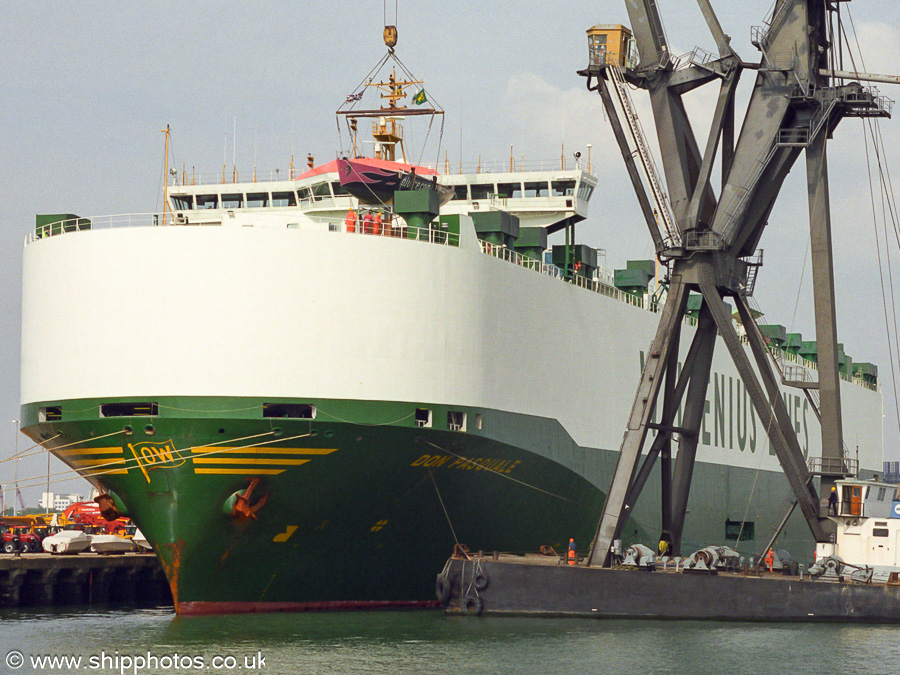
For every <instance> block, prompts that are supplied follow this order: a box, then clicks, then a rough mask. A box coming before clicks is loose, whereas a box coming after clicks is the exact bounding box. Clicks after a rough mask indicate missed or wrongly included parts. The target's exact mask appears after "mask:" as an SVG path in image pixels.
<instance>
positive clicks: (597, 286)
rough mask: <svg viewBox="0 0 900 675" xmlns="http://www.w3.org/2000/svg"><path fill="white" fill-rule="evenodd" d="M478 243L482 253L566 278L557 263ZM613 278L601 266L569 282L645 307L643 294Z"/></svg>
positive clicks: (493, 245)
mask: <svg viewBox="0 0 900 675" xmlns="http://www.w3.org/2000/svg"><path fill="white" fill-rule="evenodd" d="M478 244H479V245H480V246H481V251H482V253H484V254H486V255H489V256H491V257H493V258H499V259H500V260H505V261H507V262H511V263H513V264H514V265H518V266H520V267H525V268H526V269H530V270H534V271H536V272H539V273H541V274H546V275H547V276H550V277H553V278H554V279H561V280H565V277H566V275H565V273H564V272H563V270H561V269H560V268H559V267H557V266H556V265H551V264H549V263H545V262H542V261H540V260H538V259H536V258H529V257H528V256H525V255H522V254H521V253H519V252H518V251H515V250H513V249H511V248H509V247H507V246H500V245H497V244H492V243H490V242H487V241H484V240H482V239H479V240H478ZM612 278H613V275H612V273H611V272H610V271H609V270H606V269H603V268H601V269H599V270H597V272H596V273H595V276H594V277H592V278H588V277H585V276H582V275H580V274H576V275H575V276H574V278H573V279H571V280H569V283H571V284H573V285H575V286H578V287H580V288H584V289H587V290H589V291H593V292H594V293H599V294H600V295H605V296H607V297H610V298H613V299H615V300H619V301H620V302H624V303H626V304H629V305H634V306H635V307H641V308H643V307H644V306H645V303H644V298H643V297H642V296H638V295H632V294H631V293H626V292H625V291H622V290H619V289H618V288H616V287H615V286H613V285H612V283H611V282H612Z"/></svg>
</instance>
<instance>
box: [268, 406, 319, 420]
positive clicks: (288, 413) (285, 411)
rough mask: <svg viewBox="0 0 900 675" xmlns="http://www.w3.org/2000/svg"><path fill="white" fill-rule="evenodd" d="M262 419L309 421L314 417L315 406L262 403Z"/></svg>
mask: <svg viewBox="0 0 900 675" xmlns="http://www.w3.org/2000/svg"><path fill="white" fill-rule="evenodd" d="M263 417H289V418H294V419H300V420H311V419H315V417H316V406H314V405H309V404H308V403H263Z"/></svg>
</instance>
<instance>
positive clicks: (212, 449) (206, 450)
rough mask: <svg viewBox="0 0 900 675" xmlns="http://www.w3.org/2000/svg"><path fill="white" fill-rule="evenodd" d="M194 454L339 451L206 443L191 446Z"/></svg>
mask: <svg viewBox="0 0 900 675" xmlns="http://www.w3.org/2000/svg"><path fill="white" fill-rule="evenodd" d="M191 452H193V453H194V454H201V455H206V454H212V453H243V454H266V455H330V454H331V453H332V452H337V448H229V447H225V446H222V447H219V446H214V445H204V446H200V447H196V448H191Z"/></svg>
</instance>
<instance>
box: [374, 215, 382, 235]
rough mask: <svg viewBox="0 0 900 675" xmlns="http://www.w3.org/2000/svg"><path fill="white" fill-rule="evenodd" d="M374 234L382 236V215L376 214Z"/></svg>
mask: <svg viewBox="0 0 900 675" xmlns="http://www.w3.org/2000/svg"><path fill="white" fill-rule="evenodd" d="M372 234H381V213H379V212H376V213H375V220H374V221H373V223H372Z"/></svg>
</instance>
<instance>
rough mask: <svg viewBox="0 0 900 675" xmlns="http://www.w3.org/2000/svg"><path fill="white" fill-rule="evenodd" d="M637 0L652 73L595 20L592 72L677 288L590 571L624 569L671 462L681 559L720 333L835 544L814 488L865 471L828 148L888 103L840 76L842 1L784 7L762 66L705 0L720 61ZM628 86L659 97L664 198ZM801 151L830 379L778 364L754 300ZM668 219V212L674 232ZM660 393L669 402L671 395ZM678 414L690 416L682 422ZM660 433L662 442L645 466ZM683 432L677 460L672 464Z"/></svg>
mask: <svg viewBox="0 0 900 675" xmlns="http://www.w3.org/2000/svg"><path fill="white" fill-rule="evenodd" d="M626 4H627V8H628V14H629V18H630V20H631V24H632V26H633V27H634V31H635V32H634V38H635V42H636V44H637V49H638V52H639V56H640V60H639V64H634V63H630V62H628V60H627V58H626V55H625V54H624V52H625V51H627V50H610V49H609V46H608V45H609V42H608V40H607V39H606V38H607V37H608V35H607V36H602V34H603V33H604V32H606V33H609V34H610V35H611V33H610V31H609V30H608V29H611V28H619V29H621V28H622V27H604V26H597V27H595V28H594V29H592V30H591V31H589V35H590V36H591V65H590V66H589V67H588V68H587V69H585V70H583V71H581V74H582V75H584V76H585V77H587V84H588V88H589V89H590V90H592V91H597V92H598V93H599V94H600V96H601V99H602V101H603V105H604V107H605V109H606V111H607V113H608V115H609V117H610V121H611V122H612V126H613V131H614V133H615V136H616V139H617V142H618V144H619V146H620V149H621V151H622V155H623V158H625V161H626V166H627V168H628V170H629V176H630V177H631V180H632V184H633V186H634V189H635V191H636V193H637V196H638V201H639V202H640V204H641V207H642V212H643V214H644V217H645V220H646V222H647V225H648V228H649V230H650V233H651V236H652V237H653V241H654V243H655V245H656V252H657V256H658V257H659V259H660V260H663V261H666V262H667V264H668V265H669V270H670V274H669V277H670V286H669V292H668V296H667V298H666V302H665V305H664V307H663V310H662V313H661V316H660V322H659V326H658V328H657V332H656V336H655V338H654V340H653V342H652V345H651V347H650V352H649V354H648V358H647V359H646V361H645V366H644V369H643V372H642V374H641V381H640V384H639V387H638V392H637V396H636V398H635V401H634V404H633V407H632V410H631V415H630V417H629V420H628V425H627V429H626V432H625V436H624V438H623V441H622V446H621V450H620V453H619V459H618V464H617V467H616V470H615V473H614V476H613V479H612V483H611V485H610V489H609V492H608V494H607V499H606V504H605V506H604V511H603V515H602V517H601V520H600V523H599V525H598V528H597V533H596V536H595V538H594V541H593V542H592V547H591V554H590V564H592V565H600V564H604V563H607V562H608V561H609V560H610V548H611V546H612V544H613V542H614V541H615V540H616V539H618V537H619V535H620V533H621V531H622V526H623V525H624V522H625V520H627V518H628V514H629V511H630V509H631V508H632V506H633V505H634V503H635V501H636V500H637V498H638V496H639V495H640V492H641V490H642V488H643V486H644V484H645V482H646V480H647V478H648V477H649V474H650V471H651V470H652V468H653V467H654V464H655V462H656V460H657V458H659V459H660V466H661V468H662V473H663V475H662V479H661V485H662V526H663V530H664V531H666V532H668V534H669V536H670V538H671V543H672V550H673V553H674V554H676V555H677V554H678V553H680V550H679V549H680V545H681V533H682V530H683V527H684V518H685V514H686V512H687V501H688V495H689V492H690V485H691V477H692V473H693V467H694V462H695V456H696V450H697V444H698V438H699V434H700V430H701V424H702V420H703V412H704V407H705V399H706V390H707V385H708V383H709V377H710V367H711V364H712V356H713V350H714V348H715V345H716V341H717V340H716V334H717V332H718V333H719V334H720V335H721V336H722V339H723V342H724V343H725V345H726V348H727V349H728V352H729V354H730V356H731V358H732V360H733V361H734V364H735V366H736V367H737V370H738V372H739V374H740V376H741V379H742V380H743V383H744V386H745V389H746V391H747V394H748V396H749V397H750V399H751V401H752V404H753V406H754V409H755V411H756V414H757V417H758V418H759V419H760V420H761V422H762V426H763V427H764V428H765V429H766V430H767V432H768V435H769V441H770V443H771V447H772V449H773V450H774V452H775V454H776V456H777V458H778V460H779V462H780V463H781V466H782V468H783V469H784V472H785V475H786V476H787V479H788V482H789V484H790V486H791V489H792V491H793V493H794V500H795V501H794V505H799V507H800V509H801V511H802V512H803V515H804V517H805V518H806V521H807V523H808V524H809V527H810V529H811V530H812V532H813V535H814V537H815V538H816V540H817V541H820V542H822V541H828V539H829V537H830V536H831V534H832V533H833V531H834V523H833V522H831V521H829V520H828V519H827V518H824V517H822V516H823V514H822V513H820V506H819V498H818V494H817V491H816V487H815V485H814V483H813V478H814V477H815V476H819V477H820V478H821V487H822V489H823V490H824V491H827V490H828V489H829V488H830V487H831V486H832V485H833V484H834V481H835V480H836V479H838V478H841V477H845V476H847V475H851V474H853V473H855V470H856V466H854V461H853V460H852V459H851V458H849V457H848V456H847V455H846V454H845V453H844V444H843V431H842V427H841V398H840V387H839V384H840V372H839V369H838V343H837V322H836V318H835V309H834V308H835V302H834V262H833V258H832V244H831V219H830V206H829V196H828V169H827V159H826V140H827V139H828V138H829V137H830V136H831V134H832V132H833V131H834V130H835V128H836V127H837V125H838V123H839V122H840V121H841V119H843V118H844V117H889V116H890V106H889V105H888V103H889V102H887V101H886V100H885V99H884V98H883V97H879V96H878V95H877V92H875V91H873V90H871V89H867V88H864V87H862V86H861V85H860V84H859V82H844V80H842V79H836V78H840V75H839V74H837V73H834V72H833V68H831V69H829V55H830V49H831V45H832V44H833V43H834V41H835V36H833V35H831V32H830V26H831V25H832V23H831V22H830V20H829V19H830V17H829V14H828V13H829V12H833V11H836V9H835V8H836V4H834V3H832V2H830V0H777V2H776V3H775V8H774V10H773V14H772V16H771V17H770V18H769V20H768V21H767V25H766V26H765V27H762V28H754V29H753V32H752V37H753V44H754V45H755V46H756V47H757V48H759V50H760V52H761V60H760V62H759V63H758V64H755V63H754V64H751V63H746V62H743V61H741V59H740V58H739V57H738V55H737V54H736V53H735V52H734V50H733V49H732V48H731V44H730V38H729V37H728V36H727V35H726V34H725V33H724V31H723V30H722V27H721V25H720V24H719V21H718V19H717V17H716V15H715V12H714V11H713V8H712V6H711V4H710V2H709V0H698V4H699V5H700V9H701V11H702V13H703V16H704V18H705V19H706V22H707V25H708V27H709V30H710V32H711V33H712V37H713V39H714V41H715V43H716V46H717V49H718V56H716V55H713V54H709V53H706V52H703V51H702V50H696V49H695V50H694V52H692V53H691V54H690V55H689V56H688V57H686V58H682V59H678V58H675V57H673V55H672V54H671V53H670V51H669V46H668V42H667V39H666V35H665V32H664V30H663V25H662V20H661V18H660V15H659V12H658V10H657V6H656V5H657V3H656V0H631V1H629V2H627V3H626ZM592 31H593V33H592ZM601 36H602V38H603V39H601ZM601 44H602V49H601ZM747 69H753V70H756V71H757V74H756V83H755V85H754V89H753V93H752V95H751V98H750V102H749V104H748V107H747V112H746V114H745V117H744V122H743V127H742V128H741V132H740V135H739V136H738V137H737V139H735V135H734V129H735V127H734V121H735V101H734V94H735V90H736V86H737V83H738V80H739V78H740V75H741V74H742V72H743V71H744V70H747ZM857 79H860V80H864V79H865V78H863V77H860V78H857ZM712 82H719V96H718V99H717V102H716V107H715V112H714V116H713V122H712V125H711V128H710V132H709V136H708V138H707V139H706V143H705V147H704V148H703V149H702V150H701V148H700V146H699V144H698V142H697V139H696V137H695V135H694V131H693V128H692V127H691V122H690V119H689V118H688V115H687V113H686V110H685V106H684V104H683V101H682V96H683V95H684V94H686V93H687V92H689V91H691V90H693V89H695V88H697V87H699V86H702V85H704V84H707V83H712ZM629 85H633V86H638V87H641V88H643V89H645V90H647V91H648V92H649V94H650V102H651V106H652V109H653V115H654V121H655V126H656V133H657V137H658V139H659V147H660V151H661V155H662V157H661V158H662V164H663V171H664V175H665V182H666V186H667V193H668V194H666V195H664V196H660V192H661V191H660V190H659V183H660V181H659V180H658V179H657V178H656V176H655V173H654V170H653V162H652V158H651V157H650V153H649V150H648V147H649V146H648V145H647V143H646V142H645V139H644V137H643V131H642V130H641V128H640V124H639V122H637V120H636V115H635V114H634V112H633V108H631V107H630V99H629V97H628V86H629ZM720 150H721V153H722V158H721V167H722V179H721V190H720V191H719V193H718V195H717V194H716V192H715V190H714V187H713V180H712V170H713V165H714V162H715V159H716V155H717V153H718V152H719V151H720ZM803 151H805V153H806V167H807V185H808V193H809V220H810V239H811V248H812V252H813V254H812V264H813V281H814V295H815V316H816V339H817V342H818V354H819V359H818V372H819V381H818V383H809V382H804V383H800V382H794V381H792V377H791V376H790V375H789V374H788V373H786V372H782V371H781V369H780V367H779V368H778V369H776V368H775V367H773V364H772V362H771V361H770V358H769V353H768V349H767V346H766V343H765V341H764V339H763V337H762V335H761V333H760V330H759V328H758V326H757V325H756V322H755V318H754V316H753V312H752V310H751V309H750V306H749V304H748V298H749V297H750V296H751V295H752V293H753V285H754V282H755V279H756V275H757V272H758V270H759V267H760V266H761V264H762V255H761V251H760V252H759V253H757V252H756V247H757V245H758V243H759V240H760V237H761V236H762V234H763V231H764V229H765V227H766V225H767V223H768V218H769V214H770V213H771V212H772V209H773V207H774V204H775V200H776V198H777V196H778V193H779V191H780V189H781V185H782V183H783V182H784V179H785V178H786V177H787V174H788V172H789V171H790V169H791V167H792V166H793V165H794V162H795V161H796V160H797V159H798V157H799V156H800V154H801V152H803ZM635 157H638V158H639V160H640V162H639V163H638V162H636V161H635ZM639 164H640V166H639ZM641 169H642V170H641ZM657 213H659V214H661V215H662V216H663V218H661V219H660V220H661V221H662V224H660V222H659V221H658V219H657V218H656V214H657ZM691 293H696V294H699V295H700V297H701V298H702V301H701V303H702V304H701V309H700V313H699V321H698V326H697V331H696V333H695V336H694V338H693V341H692V343H691V346H690V349H689V351H688V354H687V357H686V358H685V359H684V363H683V364H682V367H681V370H680V372H679V367H678V366H679V341H680V336H681V326H682V324H683V320H684V318H685V314H686V309H687V303H688V297H689V295H690V294H691ZM726 299H727V300H729V301H731V302H734V304H735V305H736V307H737V311H738V315H739V317H740V322H741V323H742V324H743V327H744V329H745V331H746V340H747V341H748V342H749V345H750V348H751V353H752V356H753V358H752V360H751V359H750V358H749V357H748V355H747V352H746V351H745V347H744V345H743V341H742V339H741V337H740V336H739V335H738V333H737V332H736V330H735V327H734V324H733V321H732V316H731V312H730V311H729V310H728V305H727V304H726ZM781 384H787V385H791V384H795V385H800V386H802V387H803V388H804V389H805V390H806V391H808V390H809V389H810V388H817V389H818V391H819V399H820V403H819V411H818V412H819V413H820V417H821V432H822V458H821V460H819V461H817V462H816V463H811V464H810V466H807V463H806V461H805V459H804V456H803V452H802V450H801V448H800V444H799V442H798V440H797V436H796V433H795V431H794V428H793V425H792V423H791V421H790V417H789V415H788V411H787V408H786V407H785V404H784V401H783V400H782V397H781V391H780V385H781ZM661 391H662V392H663V397H662V399H661V400H658V399H659V393H660V392H661ZM810 400H812V399H810ZM680 407H681V408H682V415H681V422H680V423H676V417H677V413H678V411H679V408H680ZM655 410H656V411H658V412H659V415H657V417H659V418H660V421H659V422H657V423H654V422H652V421H651V418H652V417H653V416H654V411H655ZM650 429H654V430H656V432H657V435H656V438H655V440H654V441H653V443H652V445H651V447H650V449H649V451H648V452H647V454H646V456H645V457H644V460H643V463H641V458H642V451H643V446H644V442H645V440H646V437H647V433H648V431H649V430H650ZM676 437H677V442H678V454H677V457H676V458H675V460H674V468H672V466H671V464H672V459H671V458H672V443H673V441H674V440H675V438H676ZM791 508H792V509H793V508H794V507H793V506H792V507H791Z"/></svg>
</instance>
